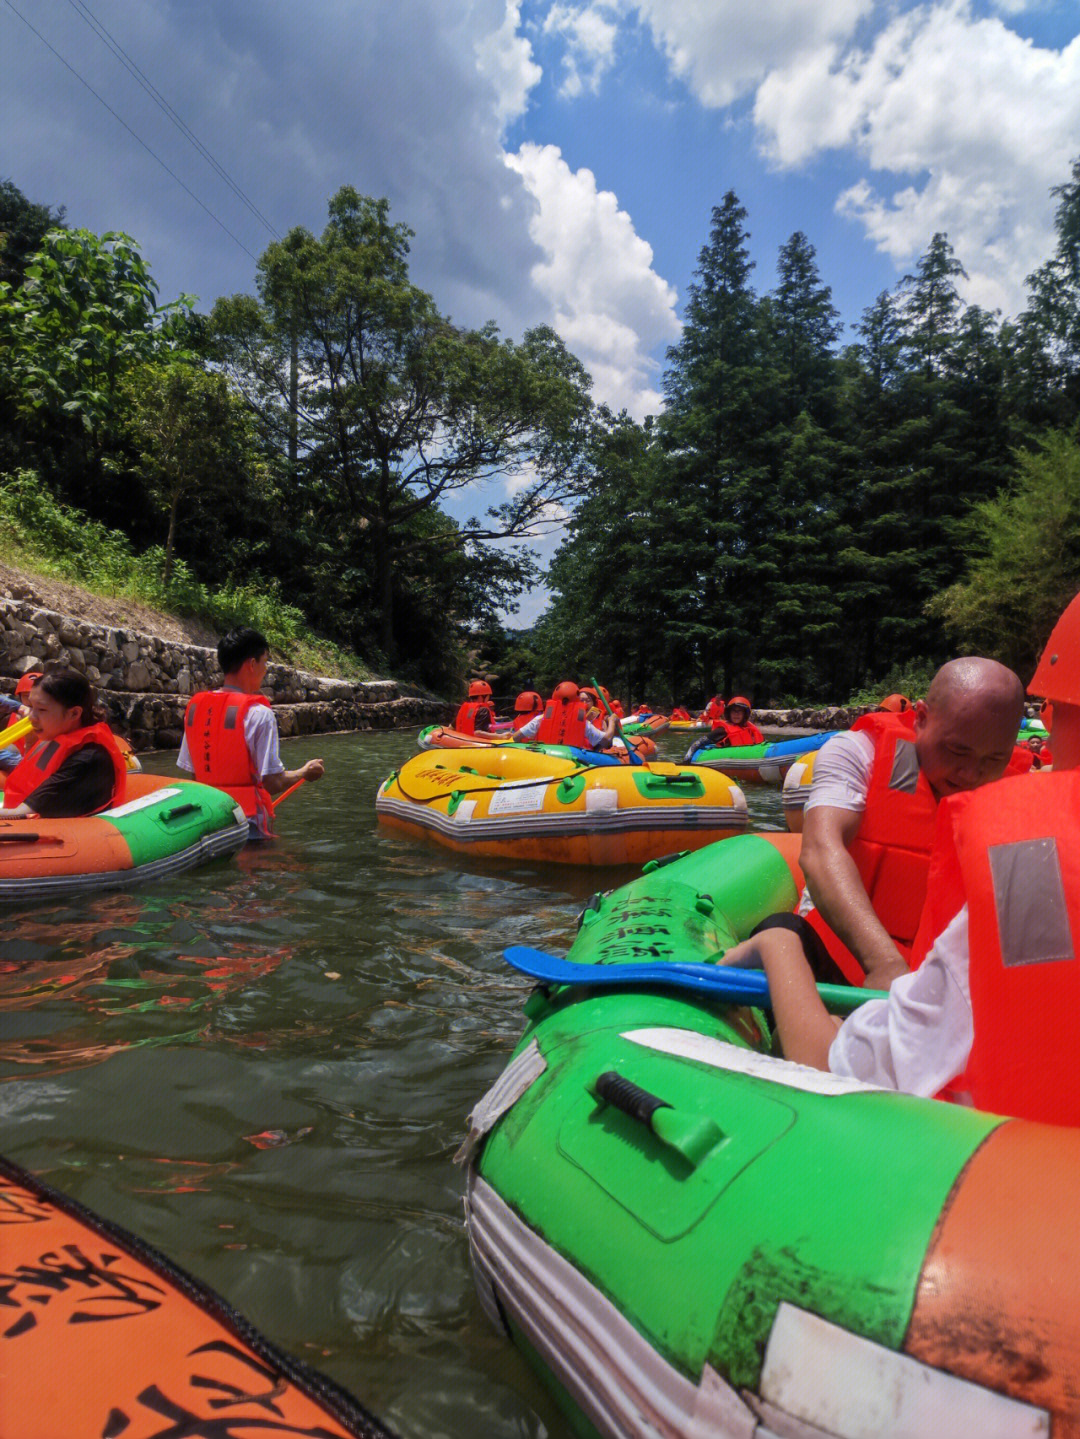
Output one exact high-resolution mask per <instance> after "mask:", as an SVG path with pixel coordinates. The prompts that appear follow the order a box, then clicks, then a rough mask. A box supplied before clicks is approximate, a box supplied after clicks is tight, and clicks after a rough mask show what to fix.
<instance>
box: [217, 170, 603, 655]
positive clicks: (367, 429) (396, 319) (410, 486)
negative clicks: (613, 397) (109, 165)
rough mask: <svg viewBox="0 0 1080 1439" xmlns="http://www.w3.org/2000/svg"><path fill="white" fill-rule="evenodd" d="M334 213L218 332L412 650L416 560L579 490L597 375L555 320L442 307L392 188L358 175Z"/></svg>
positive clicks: (286, 254) (271, 252) (275, 261)
mask: <svg viewBox="0 0 1080 1439" xmlns="http://www.w3.org/2000/svg"><path fill="white" fill-rule="evenodd" d="M329 211H330V217H329V223H328V225H327V227H326V229H325V230H324V232H323V234H322V236H321V237H319V238H318V239H316V237H315V236H314V235H312V234H310V233H309V232H308V231H307V230H305V229H301V228H297V229H294V230H291V231H290V232H289V234H288V235H287V236H286V237H285V239H284V240H282V241H280V242H278V243H275V244H273V245H271V246H270V247H269V248H268V249H267V250H266V252H265V253H264V255H263V256H262V258H261V259H260V261H259V276H258V287H259V295H260V299H259V301H258V302H256V301H253V300H251V299H250V298H248V297H234V298H233V299H232V300H227V301H219V302H218V304H217V306H215V309H214V315H213V331H214V334H215V336H216V340H217V345H218V349H217V354H218V356H219V358H220V359H221V361H222V362H223V363H224V364H225V365H226V367H227V368H228V371H229V373H230V374H231V375H232V376H233V378H234V380H235V382H236V384H237V385H238V386H239V388H240V389H241V390H242V392H243V393H244V394H245V395H246V396H247V398H248V399H249V401H250V403H251V404H252V405H253V406H254V407H255V408H256V409H257V411H258V413H259V415H260V417H261V421H262V424H263V426H264V431H265V434H266V436H267V439H268V442H270V443H274V444H276V445H278V446H280V447H281V448H283V449H284V450H285V451H286V453H287V454H288V463H289V471H290V477H291V479H292V480H293V481H294V482H296V483H298V484H299V485H300V486H302V487H303V489H304V491H305V493H306V496H307V499H308V503H309V505H310V506H312V507H313V508H314V509H316V510H317V511H318V513H319V515H320V519H321V523H322V524H323V525H324V526H325V525H327V524H328V525H330V526H331V527H332V528H333V529H334V530H335V531H336V532H337V534H338V535H339V537H340V543H342V544H343V545H344V547H345V548H346V549H347V550H348V551H349V552H354V551H355V550H356V549H357V548H358V547H360V548H364V549H366V551H367V560H368V562H369V563H370V565H371V566H372V569H373V596H372V598H373V608H374V612H375V614H376V615H377V617H378V626H379V629H378V643H379V647H380V649H381V650H382V651H383V653H384V654H385V655H387V657H389V658H394V657H396V656H397V654H398V653H399V643H400V636H399V626H398V624H397V623H396V620H395V610H396V608H397V605H398V596H399V593H400V589H401V586H400V579H401V575H402V572H403V570H404V569H406V568H407V567H408V565H407V561H406V559H405V557H406V556H407V555H409V554H410V553H412V552H414V551H415V550H417V549H423V550H425V551H426V553H427V564H428V565H432V564H442V563H445V562H446V561H447V560H448V557H450V556H451V555H452V554H453V552H455V551H461V550H463V549H467V548H471V549H472V551H473V554H474V555H475V553H476V549H475V547H476V546H478V545H480V544H482V543H483V542H485V541H487V540H491V539H496V538H503V537H507V536H517V537H521V536H524V535H526V534H528V533H529V532H530V531H531V530H532V529H533V527H534V526H535V525H536V524H537V523H538V522H541V521H542V520H543V518H544V516H545V514H546V513H547V511H548V508H549V507H550V506H551V505H552V504H555V503H561V502H563V501H565V500H566V499H567V498H568V497H569V496H570V495H572V494H575V493H577V492H578V490H579V488H580V483H579V475H578V470H577V459H578V456H579V454H580V448H581V444H580V441H581V438H582V435H583V426H584V423H585V421H586V420H587V417H588V410H589V401H588V395H587V389H588V379H587V376H586V375H585V372H584V370H583V368H582V367H581V365H580V364H579V363H578V362H577V361H576V360H575V359H574V358H573V356H571V355H570V354H569V352H568V351H567V350H566V349H565V347H564V346H563V344H562V342H561V341H560V340H559V338H558V336H556V335H555V334H554V333H553V332H552V331H550V330H537V331H533V332H530V333H528V334H526V336H525V338H524V341H523V342H522V343H521V344H520V345H515V344H514V343H513V342H511V341H509V340H503V339H500V337H499V336H498V333H497V331H496V329H495V327H494V325H491V324H489V325H486V326H484V327H483V328H482V329H480V330H471V331H467V330H460V329H458V328H456V327H455V326H453V325H452V324H451V323H450V321H449V320H448V319H446V318H444V317H443V316H442V315H440V313H439V312H438V310H437V309H436V306H435V303H434V301H433V299H432V297H431V296H430V295H428V294H426V293H425V292H424V291H423V290H420V289H419V288H418V287H417V286H415V285H413V284H412V283H411V282H410V280H409V277H408V263H407V256H408V249H409V243H408V242H409V237H410V235H411V231H409V230H408V229H406V227H405V226H403V225H392V224H391V223H390V220H389V206H388V204H387V202H386V201H385V200H374V199H371V198H369V197H366V196H362V195H359V194H358V193H357V192H356V191H355V190H354V189H352V188H351V187H349V186H345V187H343V188H342V189H341V190H339V191H338V193H337V194H336V195H335V196H334V197H333V198H332V199H331V201H330V205H329ZM511 477H520V478H522V480H523V483H522V484H521V486H520V487H519V488H518V489H517V490H516V491H515V493H514V495H513V497H512V498H511V499H510V500H508V501H506V502H505V503H504V504H502V505H499V506H496V507H494V508H493V509H491V510H489V511H488V513H487V517H486V521H485V522H480V521H476V522H475V523H473V524H471V525H469V526H458V525H456V524H453V523H452V522H449V521H446V519H445V516H441V517H440V518H441V521H442V522H441V523H439V524H436V525H434V526H429V527H427V529H426V530H425V532H424V533H423V534H422V535H417V533H416V530H415V526H413V521H414V520H415V519H416V518H417V517H418V516H419V515H420V514H421V512H423V511H430V512H431V513H433V514H435V513H438V506H439V504H440V503H443V502H445V501H446V500H448V499H450V498H451V497H452V496H453V495H454V494H455V493H456V492H458V491H461V490H463V489H466V488H468V487H470V486H474V487H475V486H478V485H479V484H481V483H483V482H485V481H488V480H492V479H507V478H511ZM365 532H366V534H365ZM365 539H367V540H369V541H370V543H365Z"/></svg>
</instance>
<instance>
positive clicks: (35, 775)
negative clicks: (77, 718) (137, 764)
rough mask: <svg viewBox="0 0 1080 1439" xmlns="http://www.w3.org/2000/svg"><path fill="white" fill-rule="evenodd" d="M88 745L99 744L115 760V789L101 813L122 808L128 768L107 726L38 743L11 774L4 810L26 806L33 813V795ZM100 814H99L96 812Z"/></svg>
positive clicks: (71, 732) (101, 725)
mask: <svg viewBox="0 0 1080 1439" xmlns="http://www.w3.org/2000/svg"><path fill="white" fill-rule="evenodd" d="M88 744H99V745H101V747H102V749H104V750H105V751H106V752H107V753H108V756H109V758H110V759H111V760H112V767H113V788H112V794H111V795H110V796H109V798H108V800H107V801H106V802H105V803H104V804H103V805H100V806H99V807H98V810H102V809H111V808H112V807H113V805H116V804H121V803H122V802H123V798H124V790H125V788H126V787H127V765H126V764H125V763H124V756H123V755H122V754H121V753H120V750H119V749H118V748H117V744H116V740H115V739H114V738H113V732H112V730H111V729H110V728H109V726H108V725H107V724H101V723H99V724H92V725H83V726H82V727H81V728H80V729H75V730H71V731H70V732H69V733H68V734H62V735H59V736H58V737H57V738H56V739H43V740H38V741H37V743H36V744H35V745H34V747H33V748H32V749H31V750H29V751H28V752H27V753H26V754H25V755H24V756H23V757H22V759H21V760H20V761H19V763H18V764H17V765H16V766H15V768H14V769H13V770H12V771H11V773H10V774H9V775H8V777H7V783H6V784H5V786H4V807H5V808H6V809H14V808H15V807H16V805H20V804H23V803H24V802H25V803H27V804H29V805H30V808H31V809H33V803H32V800H33V794H34V791H35V790H36V789H37V787H38V785H40V784H43V783H44V781H45V780H47V779H48V778H49V776H50V775H53V774H55V773H56V771H57V770H58V769H59V768H60V766H61V765H62V764H63V763H64V761H65V760H66V759H67V757H68V756H69V755H71V754H74V752H75V751H76V750H77V749H83V748H84V747H85V746H86V745H88ZM94 812H95V813H97V812H98V811H94Z"/></svg>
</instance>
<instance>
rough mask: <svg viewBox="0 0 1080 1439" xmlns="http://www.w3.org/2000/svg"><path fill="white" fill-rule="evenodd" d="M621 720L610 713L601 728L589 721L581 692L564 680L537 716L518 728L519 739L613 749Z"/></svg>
mask: <svg viewBox="0 0 1080 1439" xmlns="http://www.w3.org/2000/svg"><path fill="white" fill-rule="evenodd" d="M617 724H618V720H617V719H616V718H615V716H614V715H608V716H607V717H606V718H605V720H604V726H603V728H602V729H597V727H596V726H595V725H594V724H592V723H590V721H589V719H588V717H587V715H586V712H585V704H584V702H583V701H582V699H581V691H580V690H579V689H578V686H577V685H576V684H575V683H574V681H573V680H563V681H562V682H561V683H559V684H557V685H556V686H555V692H554V694H553V695H552V696H551V698H550V699H549V700H548V702H547V704H546V705H545V706H544V712H543V714H540V715H536V716H535V717H534V718H533V719H531V720H530V721H529V723H528V724H526V725H522V727H521V729H519V730H518V738H519V739H522V740H537V741H539V743H540V744H568V745H574V746H576V747H577V748H578V749H610V747H611V741H612V740H613V739H614V738H615V728H616V726H617Z"/></svg>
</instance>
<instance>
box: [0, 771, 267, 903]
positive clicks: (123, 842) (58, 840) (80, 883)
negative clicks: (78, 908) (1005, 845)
mask: <svg viewBox="0 0 1080 1439" xmlns="http://www.w3.org/2000/svg"><path fill="white" fill-rule="evenodd" d="M247 838H248V824H247V820H246V819H245V818H244V815H243V812H242V811H241V810H240V809H239V806H238V805H237V804H236V802H235V801H234V800H232V799H230V797H229V796H228V795H227V794H224V793H223V792H222V791H221V790H218V789H212V788H211V787H210V786H209V785H205V784H196V783H195V782H194V781H192V780H183V779H175V780H173V779H166V778H164V777H162V776H160V775H152V774H129V775H128V776H127V779H126V782H125V793H124V800H123V803H122V804H118V805H114V806H113V807H112V808H111V809H107V810H102V811H100V813H98V814H90V815H83V816H80V817H79V818H77V819H41V818H36V817H33V816H30V817H27V818H25V819H5V820H0V903H8V904H10V903H25V902H26V901H28V900H35V899H48V898H52V897H54V896H56V895H62V894H80V893H88V892H90V891H92V890H98V889H116V888H118V887H124V888H126V887H127V886H128V885H129V884H131V883H133V882H134V881H136V880H148V879H165V878H168V877H171V876H172V875H176V874H180V873H182V872H183V871H184V870H188V869H191V868H193V867H194V866H195V865H200V864H206V863H208V862H209V861H210V860H212V859H218V858H221V857H223V856H225V855H230V854H233V853H235V852H236V850H238V849H240V848H241V846H242V845H244V844H245V843H246V841H247Z"/></svg>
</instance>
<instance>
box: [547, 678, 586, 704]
mask: <svg viewBox="0 0 1080 1439" xmlns="http://www.w3.org/2000/svg"><path fill="white" fill-rule="evenodd" d="M578 693H579V691H578V687H577V685H576V684H575V683H574V681H573V680H560V682H559V683H558V684H557V685H556V686H555V692H554V693H553V694H552V696H551V698H552V699H553V700H561V701H562V703H563V704H564V705H568V704H570V703H571V701H572V700H576V699H577V697H578Z"/></svg>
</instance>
